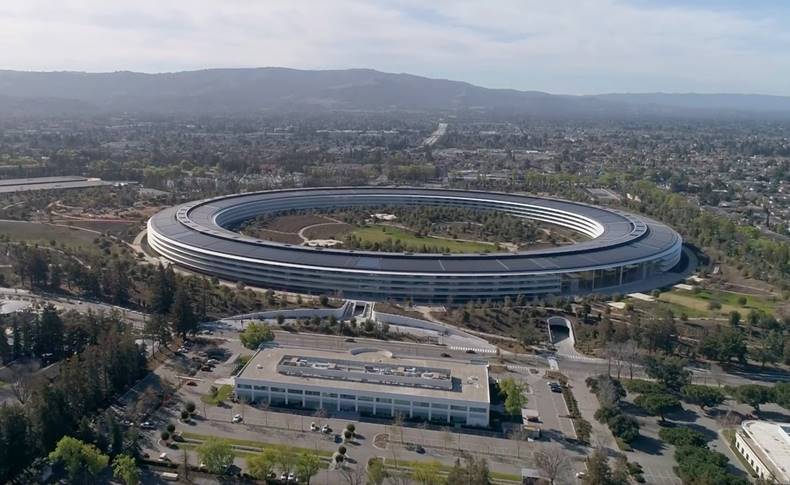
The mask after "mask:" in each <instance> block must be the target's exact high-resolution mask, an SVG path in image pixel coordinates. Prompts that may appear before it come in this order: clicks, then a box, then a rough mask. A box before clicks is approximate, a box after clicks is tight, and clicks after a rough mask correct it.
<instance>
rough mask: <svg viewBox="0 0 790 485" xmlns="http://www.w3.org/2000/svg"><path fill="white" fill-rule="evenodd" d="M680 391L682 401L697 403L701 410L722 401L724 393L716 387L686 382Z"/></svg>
mask: <svg viewBox="0 0 790 485" xmlns="http://www.w3.org/2000/svg"><path fill="white" fill-rule="evenodd" d="M680 392H681V394H682V396H683V400H684V401H686V402H689V403H692V404H697V405H699V407H700V408H702V410H703V411H704V410H705V408H710V407H714V406H718V405H719V404H721V403H723V402H724V393H723V392H722V391H721V389H719V388H717V387H711V386H703V385H699V384H687V385H685V386H683V388H682V389H681V390H680Z"/></svg>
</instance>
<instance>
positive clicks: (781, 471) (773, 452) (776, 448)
mask: <svg viewBox="0 0 790 485" xmlns="http://www.w3.org/2000/svg"><path fill="white" fill-rule="evenodd" d="M741 426H742V427H743V429H744V430H745V431H746V433H747V435H748V438H749V441H751V442H752V444H756V445H757V446H758V447H759V450H755V451H757V452H758V454H760V455H761V456H760V459H761V460H762V461H763V463H765V464H766V465H767V466H768V467H769V468H772V469H773V472H774V473H775V474H776V479H777V480H778V481H779V483H790V423H771V422H768V421H744V422H743V424H742V425H741ZM752 448H754V447H752ZM760 452H762V453H760Z"/></svg>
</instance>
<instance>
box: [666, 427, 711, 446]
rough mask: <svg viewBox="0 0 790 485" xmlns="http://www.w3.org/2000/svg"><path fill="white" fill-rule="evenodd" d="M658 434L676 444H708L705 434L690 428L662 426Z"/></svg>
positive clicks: (668, 441)
mask: <svg viewBox="0 0 790 485" xmlns="http://www.w3.org/2000/svg"><path fill="white" fill-rule="evenodd" d="M658 436H659V437H660V438H661V439H662V440H664V441H666V442H667V443H669V444H670V445H674V446H701V447H704V446H707V445H706V442H707V440H706V439H705V436H704V435H703V434H702V433H700V432H698V431H694V430H693V429H689V428H662V429H661V430H659V432H658Z"/></svg>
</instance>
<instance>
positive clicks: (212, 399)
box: [200, 384, 233, 406]
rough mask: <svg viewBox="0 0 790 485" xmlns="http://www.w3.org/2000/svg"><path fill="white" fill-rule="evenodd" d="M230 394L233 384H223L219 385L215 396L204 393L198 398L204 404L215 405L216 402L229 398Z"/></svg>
mask: <svg viewBox="0 0 790 485" xmlns="http://www.w3.org/2000/svg"><path fill="white" fill-rule="evenodd" d="M231 394H233V386H231V385H230V384H225V385H223V386H220V388H219V389H218V392H217V395H216V396H212V395H211V394H206V395H205V396H203V397H201V398H200V400H201V401H203V402H204V403H206V404H212V405H214V406H216V405H217V404H219V403H221V402H223V401H227V400H228V399H230V395H231Z"/></svg>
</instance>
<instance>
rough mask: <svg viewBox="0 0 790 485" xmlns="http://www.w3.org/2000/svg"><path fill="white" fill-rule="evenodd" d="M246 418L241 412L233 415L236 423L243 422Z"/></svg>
mask: <svg viewBox="0 0 790 485" xmlns="http://www.w3.org/2000/svg"><path fill="white" fill-rule="evenodd" d="M243 419H244V418H242V417H241V414H236V415H234V416H233V419H232V421H233V422H234V423H241V422H242V420H243Z"/></svg>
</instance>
